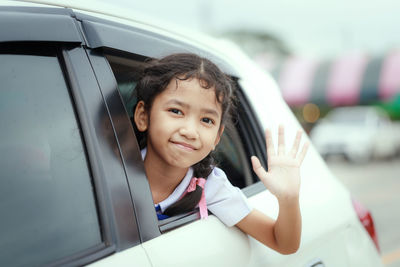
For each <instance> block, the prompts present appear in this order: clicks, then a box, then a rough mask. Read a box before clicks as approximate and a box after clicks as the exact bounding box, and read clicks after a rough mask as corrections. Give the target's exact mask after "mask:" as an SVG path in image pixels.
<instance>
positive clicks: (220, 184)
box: [205, 167, 236, 196]
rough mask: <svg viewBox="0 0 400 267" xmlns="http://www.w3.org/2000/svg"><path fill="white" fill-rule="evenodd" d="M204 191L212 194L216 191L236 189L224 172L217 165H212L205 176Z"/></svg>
mask: <svg viewBox="0 0 400 267" xmlns="http://www.w3.org/2000/svg"><path fill="white" fill-rule="evenodd" d="M205 191H206V195H209V196H212V195H214V194H216V193H217V192H220V193H221V192H224V191H225V192H230V191H236V189H235V187H234V186H233V185H232V184H231V182H230V181H229V180H228V177H227V176H226V174H225V172H224V171H223V170H222V169H220V168H218V167H214V168H213V170H212V172H211V173H210V175H209V176H208V177H207V182H206V185H205ZM207 193H208V194H207Z"/></svg>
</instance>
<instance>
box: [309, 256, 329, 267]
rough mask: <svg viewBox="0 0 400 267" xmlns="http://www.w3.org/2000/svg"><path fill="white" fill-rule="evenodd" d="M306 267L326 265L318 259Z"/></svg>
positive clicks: (322, 266) (323, 266)
mask: <svg viewBox="0 0 400 267" xmlns="http://www.w3.org/2000/svg"><path fill="white" fill-rule="evenodd" d="M304 267H325V264H324V263H323V261H322V260H321V259H318V258H316V259H313V260H312V261H310V262H309V263H307V264H306V265H304Z"/></svg>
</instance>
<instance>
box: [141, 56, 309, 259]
mask: <svg viewBox="0 0 400 267" xmlns="http://www.w3.org/2000/svg"><path fill="white" fill-rule="evenodd" d="M135 93H136V97H137V101H138V102H137V104H136V106H135V107H134V110H133V111H134V118H133V119H134V124H135V125H134V126H135V127H136V129H135V130H136V131H138V134H139V143H140V145H141V148H142V156H143V158H144V166H145V170H146V174H147V178H148V181H149V184H150V188H151V192H152V195H153V200H154V203H156V204H155V206H156V210H157V213H158V217H159V219H164V218H167V217H168V216H173V215H176V214H179V213H183V212H188V211H191V210H193V209H194V208H195V207H196V206H198V207H199V209H200V215H201V217H202V218H205V217H207V209H208V210H210V211H211V212H212V213H213V214H214V215H215V216H217V217H218V218H219V219H220V220H221V221H222V222H223V223H225V224H226V225H227V226H233V225H236V226H237V227H238V228H239V229H240V230H242V231H243V232H244V233H246V234H249V235H250V236H252V237H254V238H255V239H257V240H258V241H260V242H262V243H263V244H265V245H266V246H268V247H270V248H272V249H274V250H276V251H278V252H280V253H283V254H289V253H294V252H296V251H297V249H298V247H299V243H300V235H301V215H300V209H299V187H300V174H299V168H300V165H301V162H302V160H303V158H304V156H305V154H306V150H307V146H308V144H305V145H304V146H303V148H302V150H301V152H300V153H299V154H298V150H299V144H300V139H301V131H299V132H298V133H297V136H296V138H295V141H294V145H293V148H292V149H291V151H290V152H289V153H286V152H285V144H284V130H283V127H281V126H280V127H279V135H278V152H277V153H275V149H274V145H273V142H272V138H271V133H270V131H269V130H267V131H266V143H267V155H268V166H269V170H268V171H265V170H264V168H263V167H262V166H261V164H260V161H259V160H258V159H257V157H255V156H253V157H252V158H251V161H252V164H253V169H254V171H255V173H256V174H257V176H258V177H259V178H260V180H261V181H262V182H263V183H264V185H265V186H266V188H268V190H269V191H270V192H271V193H272V194H274V195H275V196H276V197H277V199H278V202H279V215H278V217H277V219H276V220H273V219H272V218H270V217H268V216H267V215H265V214H263V213H261V212H260V211H257V210H255V209H252V208H251V207H250V206H249V204H248V202H247V199H246V197H245V196H244V194H243V193H242V192H241V191H240V190H239V189H238V188H236V187H233V186H232V185H231V184H230V182H229V180H228V179H227V177H226V175H225V173H224V172H223V171H222V170H221V169H219V168H218V167H216V166H215V164H214V162H213V159H212V152H213V151H214V149H215V146H216V145H217V144H218V142H219V140H220V138H221V135H222V133H223V131H224V127H225V126H224V125H225V123H226V120H227V117H228V114H229V111H230V108H231V106H232V98H233V83H232V82H231V80H230V79H229V77H228V76H226V75H225V74H223V73H222V72H221V71H220V70H219V69H218V67H217V66H216V65H215V64H213V63H212V62H210V61H209V60H207V59H205V58H201V57H199V56H197V55H194V54H173V55H170V56H167V57H165V58H163V59H160V60H153V61H151V62H150V63H149V66H148V67H147V68H146V69H145V70H144V72H143V76H142V78H141V79H140V81H139V82H138V84H137V86H136V89H135Z"/></svg>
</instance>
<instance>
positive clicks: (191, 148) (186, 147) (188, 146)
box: [172, 141, 196, 151]
mask: <svg viewBox="0 0 400 267" xmlns="http://www.w3.org/2000/svg"><path fill="white" fill-rule="evenodd" d="M172 143H173V144H175V145H177V146H178V147H180V148H182V149H185V150H190V151H192V150H196V148H195V147H194V146H192V145H190V144H187V143H184V142H173V141H172Z"/></svg>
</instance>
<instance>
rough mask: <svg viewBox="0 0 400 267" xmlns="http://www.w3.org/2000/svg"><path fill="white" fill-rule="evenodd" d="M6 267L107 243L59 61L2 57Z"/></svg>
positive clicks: (2, 248) (1, 196) (0, 168)
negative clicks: (100, 225) (103, 239)
mask: <svg viewBox="0 0 400 267" xmlns="http://www.w3.org/2000/svg"><path fill="white" fill-rule="evenodd" d="M0 81H1V86H0V124H1V129H2V130H1V131H0V153H1V157H0V173H1V179H0V214H1V220H0V236H1V238H0V265H1V266H39V265H43V264H45V263H48V262H51V261H54V260H58V259H60V258H63V257H66V256H70V255H72V254H74V253H77V252H79V251H82V250H85V249H87V248H90V247H92V246H94V245H97V244H99V243H101V242H102V240H101V235H100V227H99V221H98V215H97V211H96V205H95V198H94V191H93V186H92V183H91V176H90V172H89V168H88V163H87V159H86V154H85V149H84V146H83V143H82V138H81V132H80V128H79V124H78V123H77V119H76V117H75V113H74V109H73V106H72V103H71V98H70V95H69V92H68V88H67V86H66V83H65V80H64V77H63V73H62V71H61V68H60V64H59V62H58V59H57V57H56V56H38V55H35V56H34V55H17V54H0Z"/></svg>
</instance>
